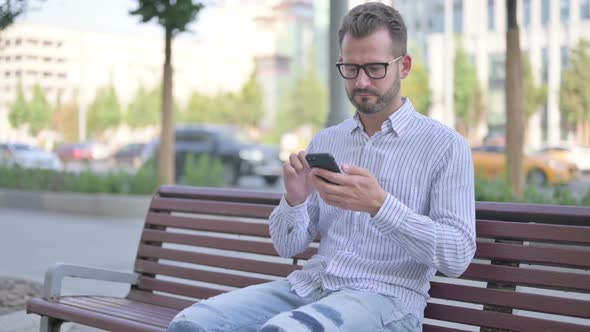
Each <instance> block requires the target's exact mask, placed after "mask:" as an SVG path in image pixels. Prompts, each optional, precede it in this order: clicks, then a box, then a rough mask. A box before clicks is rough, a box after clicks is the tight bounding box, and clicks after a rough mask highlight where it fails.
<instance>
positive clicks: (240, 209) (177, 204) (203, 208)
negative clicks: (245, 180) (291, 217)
mask: <svg viewBox="0 0 590 332" xmlns="http://www.w3.org/2000/svg"><path fill="white" fill-rule="evenodd" d="M273 209H274V207H273V206H269V205H262V204H249V203H234V202H216V201H193V200H188V199H182V198H162V197H154V198H153V199H152V203H151V204H150V210H152V211H153V210H157V211H170V212H188V213H205V214H212V215H224V216H239V217H250V218H268V216H269V215H270V213H271V212H272V210H273Z"/></svg>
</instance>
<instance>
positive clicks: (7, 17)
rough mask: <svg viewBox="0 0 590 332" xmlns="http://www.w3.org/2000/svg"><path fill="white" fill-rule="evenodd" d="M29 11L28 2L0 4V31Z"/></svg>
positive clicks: (13, 0)
mask: <svg viewBox="0 0 590 332" xmlns="http://www.w3.org/2000/svg"><path fill="white" fill-rule="evenodd" d="M27 10H29V1H28V0H4V3H2V4H0V31H2V30H4V29H5V28H6V27H8V26H9V25H11V24H12V23H14V20H15V19H16V18H17V17H18V16H20V15H22V14H24V13H25V12H27Z"/></svg>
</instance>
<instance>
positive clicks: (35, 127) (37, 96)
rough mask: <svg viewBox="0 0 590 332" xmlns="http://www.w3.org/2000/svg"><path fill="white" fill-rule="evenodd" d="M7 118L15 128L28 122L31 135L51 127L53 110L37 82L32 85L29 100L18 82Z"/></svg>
mask: <svg viewBox="0 0 590 332" xmlns="http://www.w3.org/2000/svg"><path fill="white" fill-rule="evenodd" d="M8 119H9V121H10V125H11V126H13V127H15V128H18V127H20V126H22V125H24V124H28V125H29V129H30V130H31V134H32V135H33V136H36V135H37V134H38V133H39V132H40V131H41V130H43V129H50V128H51V125H52V120H53V110H52V107H51V105H49V103H48V102H47V98H46V97H45V93H44V92H43V89H41V86H40V85H39V84H35V86H34V87H33V97H32V98H31V100H30V101H27V100H26V99H25V96H24V92H23V89H22V86H21V85H20V84H19V88H18V92H17V95H16V99H15V101H14V102H13V103H12V105H11V106H10V113H9V115H8Z"/></svg>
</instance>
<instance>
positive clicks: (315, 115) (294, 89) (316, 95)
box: [276, 66, 328, 133]
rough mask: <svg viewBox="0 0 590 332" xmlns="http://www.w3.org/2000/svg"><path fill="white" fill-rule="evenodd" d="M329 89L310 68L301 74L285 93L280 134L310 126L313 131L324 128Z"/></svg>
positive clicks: (281, 105) (278, 126)
mask: <svg viewBox="0 0 590 332" xmlns="http://www.w3.org/2000/svg"><path fill="white" fill-rule="evenodd" d="M327 95H328V94H327V88H326V86H325V85H324V84H323V82H322V81H321V80H320V78H319V75H318V73H317V72H316V70H315V69H314V68H313V67H311V66H310V68H309V69H307V70H305V71H304V72H301V73H300V74H299V75H298V77H297V78H296V79H295V81H294V82H293V84H292V85H291V87H290V89H289V90H288V91H287V93H285V95H284V96H283V98H282V102H281V103H280V106H279V115H278V125H277V128H276V129H277V130H278V131H279V132H282V133H284V132H287V131H292V130H293V129H295V128H298V127H301V126H303V125H306V124H310V125H311V126H312V127H313V130H314V131H316V130H319V129H321V128H323V127H324V122H325V121H326V117H327V114H328V100H327V98H328V97H327Z"/></svg>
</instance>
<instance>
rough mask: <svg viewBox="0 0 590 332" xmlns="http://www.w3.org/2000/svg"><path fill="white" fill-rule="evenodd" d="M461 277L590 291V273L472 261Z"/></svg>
mask: <svg viewBox="0 0 590 332" xmlns="http://www.w3.org/2000/svg"><path fill="white" fill-rule="evenodd" d="M460 278H461V279H473V280H479V281H490V282H495V283H505V284H513V285H523V286H537V287H543V288H553V289H562V290H572V291H583V292H588V291H590V275H588V274H581V273H572V272H558V271H545V270H538V269H525V268H518V267H510V266H501V265H490V264H477V263H471V264H470V265H469V267H468V268H467V270H466V271H465V272H464V273H463V274H462V275H461V277H460Z"/></svg>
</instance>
